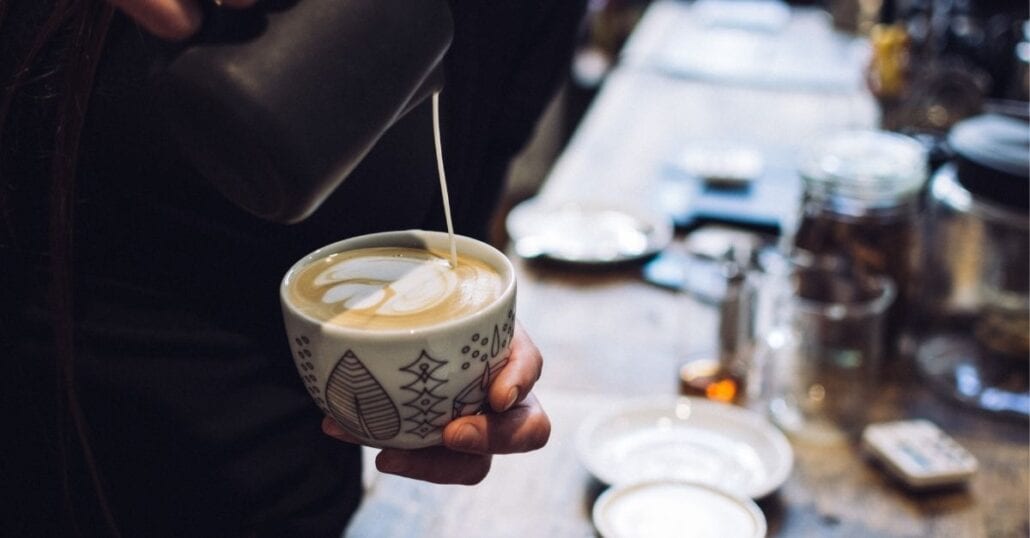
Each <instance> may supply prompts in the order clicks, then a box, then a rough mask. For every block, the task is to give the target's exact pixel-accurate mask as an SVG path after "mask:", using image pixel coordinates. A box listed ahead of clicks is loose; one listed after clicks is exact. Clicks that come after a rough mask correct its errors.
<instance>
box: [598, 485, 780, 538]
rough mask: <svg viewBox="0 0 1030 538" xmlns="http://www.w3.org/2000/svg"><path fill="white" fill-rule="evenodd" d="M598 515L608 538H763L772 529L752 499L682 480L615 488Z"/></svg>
mask: <svg viewBox="0 0 1030 538" xmlns="http://www.w3.org/2000/svg"><path fill="white" fill-rule="evenodd" d="M592 515H593V520H594V526H595V527H597V531H598V532H599V533H600V534H601V536H603V537H604V538H632V537H639V536H646V537H648V538H665V537H670V538H671V537H679V536H684V535H689V536H692V537H694V538H723V537H727V536H731V537H733V538H763V537H764V536H765V531H766V522H765V515H764V514H763V513H762V511H761V510H759V509H758V506H757V505H756V504H755V503H754V501H752V500H751V499H745V498H744V497H740V496H738V495H732V494H730V493H727V492H725V491H723V490H721V489H719V488H716V487H714V486H711V485H708V484H701V483H697V482H681V481H676V480H657V481H653V482H641V483H637V484H631V485H628V486H619V487H616V488H612V489H609V490H608V491H605V492H604V493H603V494H601V496H600V497H598V498H597V501H596V502H595V503H594V510H593V514H592ZM686 529H689V531H687V530H686Z"/></svg>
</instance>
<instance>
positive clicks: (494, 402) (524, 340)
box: [490, 323, 544, 413]
mask: <svg viewBox="0 0 1030 538" xmlns="http://www.w3.org/2000/svg"><path fill="white" fill-rule="evenodd" d="M543 367H544V359H543V357H542V356H541V355H540V350H539V349H537V347H536V345H535V344H533V341H532V340H530V339H529V335H528V334H526V331H525V330H523V328H522V325H521V324H519V323H516V324H515V335H514V336H513V337H512V342H511V358H510V359H508V364H507V365H506V366H505V367H504V369H503V370H501V373H500V374H498V375H497V379H495V380H494V381H493V383H491V384H490V407H491V408H493V410H494V411H497V412H498V413H501V412H504V411H507V410H508V409H510V408H511V407H512V406H513V405H515V404H516V403H518V402H520V401H522V399H523V398H525V397H526V395H528V394H529V393H530V391H532V390H533V385H535V384H536V382H537V380H538V379H540V373H541V372H542V370H543Z"/></svg>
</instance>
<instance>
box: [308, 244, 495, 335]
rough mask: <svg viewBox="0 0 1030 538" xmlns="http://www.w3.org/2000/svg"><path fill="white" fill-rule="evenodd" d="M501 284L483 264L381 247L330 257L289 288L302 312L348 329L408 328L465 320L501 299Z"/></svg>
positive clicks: (490, 269) (320, 261) (314, 264)
mask: <svg viewBox="0 0 1030 538" xmlns="http://www.w3.org/2000/svg"><path fill="white" fill-rule="evenodd" d="M503 287H504V282H503V280H502V279H501V277H500V275H499V274H498V273H497V271H496V270H494V269H493V268H492V267H490V266H489V265H487V264H486V263H484V262H482V261H480V260H477V259H474V258H469V257H467V256H458V263H457V266H456V267H454V268H452V267H451V261H449V260H448V259H447V257H446V255H442V254H440V253H436V252H432V251H427V250H421V249H414V248H395V247H381V248H368V249H359V250H354V251H348V252H342V253H337V254H332V255H330V256H327V257H325V258H323V259H321V260H318V261H316V262H314V263H312V264H311V265H309V266H307V267H305V268H303V269H302V270H301V272H300V273H299V274H298V275H297V277H296V279H295V281H294V282H293V283H292V284H291V286H290V292H291V293H290V295H291V299H292V301H293V303H294V304H295V305H296V306H297V307H298V308H299V309H300V310H302V311H303V312H304V313H306V314H308V315H310V316H312V317H315V318H318V319H320V320H323V321H328V322H330V323H334V324H337V325H342V326H347V327H358V328H366V329H396V328H411V327H418V326H424V325H431V324H434V323H439V322H441V321H445V320H448V319H454V318H458V317H464V316H466V315H469V314H471V313H474V312H476V311H479V310H481V309H482V308H484V307H485V306H487V305H489V304H490V303H492V302H494V301H495V300H497V298H498V297H500V295H501V293H502V291H503Z"/></svg>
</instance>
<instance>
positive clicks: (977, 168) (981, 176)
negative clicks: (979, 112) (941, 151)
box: [948, 114, 1030, 211]
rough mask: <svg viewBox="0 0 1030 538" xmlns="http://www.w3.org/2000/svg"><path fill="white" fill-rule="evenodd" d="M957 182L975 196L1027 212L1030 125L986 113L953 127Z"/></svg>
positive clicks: (950, 141) (1029, 200)
mask: <svg viewBox="0 0 1030 538" xmlns="http://www.w3.org/2000/svg"><path fill="white" fill-rule="evenodd" d="M948 145H949V146H950V147H951V150H952V151H953V152H954V153H955V161H956V165H957V167H958V181H959V183H961V184H962V186H963V187H965V188H966V189H968V190H969V192H970V193H972V194H973V195H974V196H976V197H979V198H981V199H985V200H988V201H991V202H994V203H997V204H1000V205H1002V206H1005V207H1008V208H1014V209H1022V210H1023V211H1026V210H1027V208H1028V206H1030V125H1028V124H1027V122H1026V121H1023V120H1018V119H1015V118H1009V117H1005V116H999V115H996V114H985V115H983V116H976V117H973V118H969V119H967V120H963V121H961V122H959V123H957V124H955V126H954V127H953V128H952V130H951V133H949V135H948Z"/></svg>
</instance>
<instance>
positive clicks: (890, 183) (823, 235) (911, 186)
mask: <svg viewBox="0 0 1030 538" xmlns="http://www.w3.org/2000/svg"><path fill="white" fill-rule="evenodd" d="M800 173H801V177H802V180H803V182H804V198H803V200H802V210H801V216H800V221H799V222H798V225H797V229H796V232H795V234H794V239H793V247H794V249H795V250H796V251H797V252H795V255H798V256H802V257H803V256H812V257H815V258H819V259H825V258H830V259H833V260H835V261H836V262H837V263H841V262H842V263H843V264H845V265H846V266H848V267H849V268H850V269H851V270H852V271H854V272H855V273H856V274H865V275H886V276H888V277H890V279H891V280H892V281H894V283H895V285H896V287H897V300H896V301H895V302H894V304H893V306H892V307H891V310H890V311H889V312H888V316H887V319H888V321H887V325H886V326H887V334H886V342H885V344H886V346H885V350H886V352H887V354H888V355H890V354H894V353H897V352H898V351H899V346H898V343H899V338H900V336H901V335H902V329H901V328H902V327H903V326H905V321H906V310H907V308H908V305H909V303H910V300H911V296H912V286H913V283H914V271H915V268H916V267H917V265H918V259H919V258H918V252H919V243H920V241H919V235H918V230H919V225H918V222H919V214H920V193H921V191H922V188H923V185H924V184H925V182H926V177H927V161H926V151H925V149H924V147H923V145H922V144H920V143H919V142H918V141H916V140H915V139H912V138H910V137H907V136H903V135H899V134H895V133H889V132H885V131H847V132H843V133H839V134H836V135H833V136H830V137H828V138H827V139H825V140H823V141H822V142H820V143H818V144H816V145H815V146H813V147H812V148H811V150H810V151H809V152H808V153H807V154H806V155H805V156H804V157H803V159H802V162H801V166H800Z"/></svg>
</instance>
